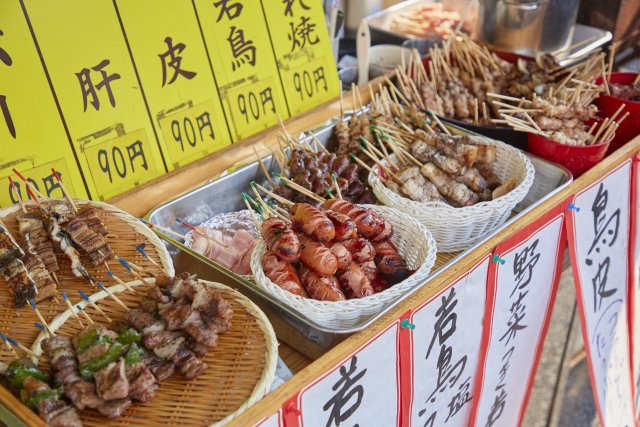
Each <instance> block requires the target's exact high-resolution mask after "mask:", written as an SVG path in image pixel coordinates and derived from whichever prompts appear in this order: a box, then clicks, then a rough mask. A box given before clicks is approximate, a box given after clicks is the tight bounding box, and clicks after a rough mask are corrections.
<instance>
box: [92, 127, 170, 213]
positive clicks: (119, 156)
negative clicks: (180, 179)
mask: <svg viewBox="0 0 640 427" xmlns="http://www.w3.org/2000/svg"><path fill="white" fill-rule="evenodd" d="M84 150H85V155H86V158H87V160H88V163H89V173H90V174H91V177H92V180H93V183H94V185H95V186H96V190H97V195H98V197H99V198H100V200H103V199H107V198H109V197H112V196H115V195H116V194H118V193H119V192H121V188H125V187H129V188H130V187H136V186H138V185H139V184H141V183H143V182H146V181H148V180H150V179H152V178H153V177H155V176H157V174H158V171H157V170H156V168H155V164H154V163H151V162H150V161H149V159H150V158H151V155H150V153H151V144H150V143H149V140H148V139H147V135H146V132H145V130H144V129H139V130H137V131H134V132H130V133H128V134H125V135H122V136H119V137H117V138H113V139H111V140H108V141H103V142H100V143H97V144H93V145H90V146H87V147H85V149H84Z"/></svg>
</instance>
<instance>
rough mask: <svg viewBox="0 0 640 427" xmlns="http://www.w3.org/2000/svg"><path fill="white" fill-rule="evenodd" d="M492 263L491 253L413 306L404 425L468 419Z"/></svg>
mask: <svg viewBox="0 0 640 427" xmlns="http://www.w3.org/2000/svg"><path fill="white" fill-rule="evenodd" d="M488 267H489V257H488V256H487V257H485V258H484V259H483V260H482V261H480V262H479V263H478V264H477V265H476V266H475V267H474V268H472V269H471V270H470V271H469V272H468V273H466V274H464V275H463V276H462V277H460V278H459V279H457V280H456V281H454V282H452V283H451V284H450V285H449V286H446V287H445V288H444V289H442V290H441V291H440V292H438V294H436V295H434V296H433V297H432V298H430V299H429V300H428V301H426V302H425V303H423V304H422V305H420V306H419V307H418V308H416V309H415V310H414V311H413V312H412V314H411V316H410V318H409V319H410V322H411V323H413V324H415V325H416V327H415V330H414V331H413V332H412V333H411V334H410V335H409V343H410V344H409V348H408V351H407V353H409V354H410V355H411V356H410V358H409V361H410V363H409V364H408V366H407V365H406V364H405V363H403V364H402V377H403V382H402V383H403V393H402V396H403V398H402V405H403V411H402V412H403V420H407V421H405V422H403V425H406V426H423V425H433V426H447V427H453V426H460V427H463V426H467V425H468V424H469V418H470V416H471V409H472V406H473V396H474V395H475V394H476V393H475V390H474V388H473V387H474V383H475V378H476V374H477V371H478V361H479V358H480V344H481V339H482V325H483V322H482V319H483V316H484V310H485V298H486V289H487V270H488ZM402 353H404V349H403V351H402ZM402 360H403V362H404V361H405V360H406V359H402Z"/></svg>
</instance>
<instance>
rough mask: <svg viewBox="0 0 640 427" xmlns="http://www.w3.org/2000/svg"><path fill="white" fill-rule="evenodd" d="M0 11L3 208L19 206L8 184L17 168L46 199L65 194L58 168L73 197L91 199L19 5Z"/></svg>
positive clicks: (8, 3)
mask: <svg viewBox="0 0 640 427" xmlns="http://www.w3.org/2000/svg"><path fill="white" fill-rule="evenodd" d="M1 9H2V11H1V12H0V207H6V206H9V205H11V204H13V203H15V202H17V198H16V196H15V195H14V197H13V199H11V197H10V192H9V181H8V179H7V177H8V176H11V175H13V173H12V172H11V169H12V168H16V169H17V170H18V171H20V172H21V173H22V174H23V175H25V176H27V177H29V178H32V179H33V182H34V183H35V184H36V185H37V186H38V188H39V189H40V191H41V192H42V193H43V194H45V195H50V196H52V197H58V196H61V195H62V193H61V191H60V189H59V187H57V185H55V184H56V181H55V179H54V178H53V177H52V176H51V175H52V173H51V168H52V167H55V168H56V170H57V171H59V172H60V173H61V174H62V179H63V181H64V183H65V186H66V188H67V189H68V190H69V192H70V193H71V194H73V195H75V196H78V197H86V196H87V194H86V191H85V188H84V185H83V183H82V177H81V175H80V172H79V170H78V167H77V165H76V161H75V158H74V155H73V151H72V150H71V146H70V145H69V139H68V138H67V135H66V134H65V130H64V126H63V123H62V119H61V118H60V114H59V113H58V110H57V108H56V104H55V100H54V98H53V95H52V94H51V89H50V88H49V84H48V83H47V78H46V75H45V72H44V69H43V67H42V63H41V62H40V59H39V58H38V52H37V50H36V47H35V44H34V42H33V38H32V37H31V34H30V32H29V27H28V26H27V21H26V19H25V17H24V14H23V13H22V9H21V7H20V2H18V1H5V2H3V3H2V6H1ZM13 177H14V178H16V176H15V175H13ZM52 179H53V181H52ZM22 195H23V197H26V192H23V193H22Z"/></svg>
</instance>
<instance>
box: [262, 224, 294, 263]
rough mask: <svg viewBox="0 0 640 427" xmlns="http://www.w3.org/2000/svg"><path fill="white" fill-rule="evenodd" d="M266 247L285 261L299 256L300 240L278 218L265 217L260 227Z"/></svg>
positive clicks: (292, 260)
mask: <svg viewBox="0 0 640 427" xmlns="http://www.w3.org/2000/svg"><path fill="white" fill-rule="evenodd" d="M260 230H261V232H262V237H263V238H264V241H265V243H266V244H267V247H268V248H269V249H270V250H272V251H273V253H275V254H276V255H277V256H278V258H280V259H281V260H283V261H285V262H295V261H297V260H298V259H299V258H300V240H298V236H296V233H294V232H293V230H291V227H289V225H288V224H287V223H285V222H284V221H283V220H281V219H279V218H275V217H273V218H267V219H266V220H264V222H263V223H262V226H261V227H260Z"/></svg>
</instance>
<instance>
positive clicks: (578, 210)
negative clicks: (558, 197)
mask: <svg viewBox="0 0 640 427" xmlns="http://www.w3.org/2000/svg"><path fill="white" fill-rule="evenodd" d="M567 209H569V210H570V211H576V212H580V208H579V207H577V206H576V205H574V204H573V203H569V206H567Z"/></svg>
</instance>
